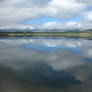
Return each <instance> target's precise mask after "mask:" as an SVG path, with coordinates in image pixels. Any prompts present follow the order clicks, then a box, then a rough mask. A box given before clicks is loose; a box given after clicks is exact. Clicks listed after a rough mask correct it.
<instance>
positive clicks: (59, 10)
mask: <svg viewBox="0 0 92 92" xmlns="http://www.w3.org/2000/svg"><path fill="white" fill-rule="evenodd" d="M43 4H44V6H43ZM0 5H1V6H0V21H1V22H4V23H6V22H9V23H11V22H19V21H22V20H25V19H31V18H34V17H38V16H52V17H58V18H60V19H68V18H71V17H73V16H74V15H76V14H77V13H80V11H81V10H83V9H84V8H85V6H84V4H83V3H79V2H77V1H76V0H70V1H69V0H64V1H63V0H52V1H48V0H41V1H39V0H31V1H29V0H8V1H5V2H4V1H2V2H1V4H0Z"/></svg>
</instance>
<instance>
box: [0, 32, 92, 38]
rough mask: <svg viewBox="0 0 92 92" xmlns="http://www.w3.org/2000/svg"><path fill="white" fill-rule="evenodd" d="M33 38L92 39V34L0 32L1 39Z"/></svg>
mask: <svg viewBox="0 0 92 92" xmlns="http://www.w3.org/2000/svg"><path fill="white" fill-rule="evenodd" d="M32 36H41V37H44V36H56V37H80V38H82V37H83V38H86V37H92V32H0V37H32Z"/></svg>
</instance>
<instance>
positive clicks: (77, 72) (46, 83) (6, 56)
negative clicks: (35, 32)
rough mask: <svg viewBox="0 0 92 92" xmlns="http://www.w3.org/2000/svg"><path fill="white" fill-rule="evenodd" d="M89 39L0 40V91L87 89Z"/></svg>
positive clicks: (91, 80) (91, 71)
mask: <svg viewBox="0 0 92 92" xmlns="http://www.w3.org/2000/svg"><path fill="white" fill-rule="evenodd" d="M91 85H92V40H87V39H73V38H72V39H69V38H57V39H56V38H39V39H35V38H20V39H19V38H18V39H15V38H11V39H10V38H2V39H0V92H91V90H92V87H91Z"/></svg>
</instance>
